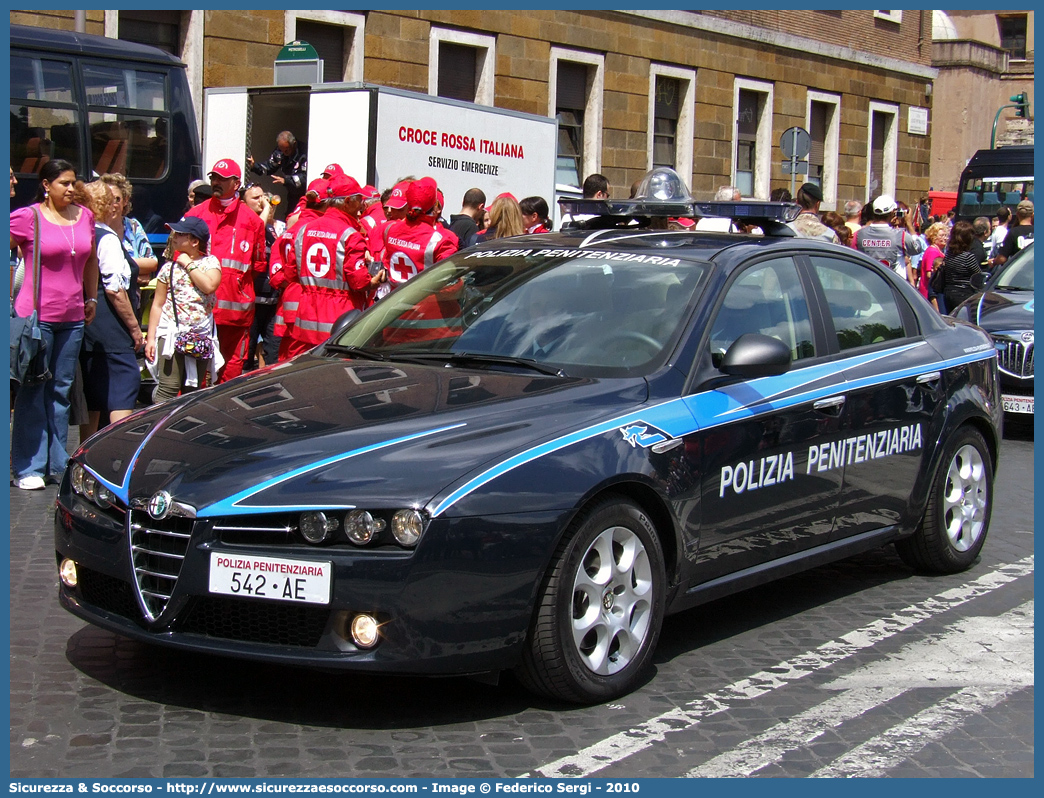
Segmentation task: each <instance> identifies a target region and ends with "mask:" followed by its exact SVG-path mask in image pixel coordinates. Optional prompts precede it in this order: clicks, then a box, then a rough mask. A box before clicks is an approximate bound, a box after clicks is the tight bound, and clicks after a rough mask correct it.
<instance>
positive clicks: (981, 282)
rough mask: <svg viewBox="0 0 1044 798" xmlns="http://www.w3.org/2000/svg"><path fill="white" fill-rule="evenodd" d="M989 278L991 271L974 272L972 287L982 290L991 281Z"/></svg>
mask: <svg viewBox="0 0 1044 798" xmlns="http://www.w3.org/2000/svg"><path fill="white" fill-rule="evenodd" d="M989 279H990V273H989V272H979V273H978V274H973V275H972V276H971V280H970V282H971V285H972V288H974V289H975V290H976V291H981V290H982V289H983V288H985V287H986V283H987V282H988V281H989Z"/></svg>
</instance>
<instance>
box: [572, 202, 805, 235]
mask: <svg viewBox="0 0 1044 798" xmlns="http://www.w3.org/2000/svg"><path fill="white" fill-rule="evenodd" d="M558 204H559V205H560V206H561V208H562V212H563V213H566V214H569V215H570V216H573V217H574V218H575V217H576V216H589V217H593V218H588V219H586V220H584V221H582V222H580V223H579V224H577V227H582V228H586V229H604V228H608V227H620V226H624V225H628V224H630V223H631V222H632V221H637V222H639V223H643V222H647V221H648V220H649V219H651V218H679V217H681V218H690V219H701V218H703V217H717V218H726V219H737V220H741V221H743V222H744V223H745V224H754V225H757V226H759V227H761V229H762V232H763V233H764V234H765V235H768V236H792V235H794V231H793V230H792V229H791V228H790V227H788V226H787V222H792V221H794V220H795V219H796V218H797V217H798V214H799V213H800V212H801V208H800V206H798V205H796V204H794V203H791V202H760V201H757V200H740V201H737V202H693V201H685V200H658V199H647V198H642V197H635V198H634V199H627V200H603V199H597V200H596V199H562V200H559V203H558Z"/></svg>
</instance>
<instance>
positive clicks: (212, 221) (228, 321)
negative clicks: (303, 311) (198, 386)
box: [185, 158, 268, 382]
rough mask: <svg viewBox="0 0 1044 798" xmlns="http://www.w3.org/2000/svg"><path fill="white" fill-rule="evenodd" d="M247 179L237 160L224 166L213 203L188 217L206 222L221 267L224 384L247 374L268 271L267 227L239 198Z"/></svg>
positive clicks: (215, 180) (217, 311)
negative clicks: (260, 289)
mask: <svg viewBox="0 0 1044 798" xmlns="http://www.w3.org/2000/svg"><path fill="white" fill-rule="evenodd" d="M242 175H243V173H242V171H241V170H240V168H239V164H237V163H236V162H235V161H233V160H232V159H230V158H222V159H221V160H219V161H218V162H217V163H215V164H214V168H213V169H212V170H211V171H210V175H209V177H210V186H211V189H212V191H213V195H212V196H211V198H210V200H208V201H207V202H203V203H200V204H199V205H196V206H195V207H194V208H191V209H190V210H189V211H188V212H187V213H186V214H185V215H186V216H195V217H198V218H200V219H202V220H203V221H204V222H206V225H207V229H209V230H210V254H211V255H214V256H215V257H216V258H217V259H218V260H220V261H221V285H220V286H218V290H217V306H216V307H215V308H214V321H215V322H216V323H217V334H218V345H219V347H220V349H221V356H222V357H223V358H224V359H225V365H224V366H223V367H222V368H221V370H220V371H219V372H218V382H228V380H231V379H233V378H234V377H238V376H239V375H240V374H242V373H243V364H244V363H245V362H246V359H247V350H248V346H249V343H250V340H249V339H250V324H251V322H253V320H254V274H255V273H257V272H260V273H262V274H264V272H265V271H266V270H267V269H268V259H267V258H266V256H265V225H264V222H262V221H261V219H260V217H258V215H257V214H256V213H254V212H253V211H252V210H250V208H248V207H247V206H246V203H244V202H243V201H242V200H241V199H240V198H239V183H240V180H241V179H242Z"/></svg>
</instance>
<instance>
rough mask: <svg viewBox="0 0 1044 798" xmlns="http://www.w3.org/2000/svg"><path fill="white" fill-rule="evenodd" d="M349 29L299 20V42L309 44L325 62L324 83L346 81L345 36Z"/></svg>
mask: <svg viewBox="0 0 1044 798" xmlns="http://www.w3.org/2000/svg"><path fill="white" fill-rule="evenodd" d="M348 30H349V29H348V28H345V27H342V26H341V25H326V24H324V23H322V22H312V21H311V20H307V19H299V20H297V39H298V41H302V42H308V43H309V44H310V45H312V47H314V48H315V51H316V52H317V53H319V57H320V58H321V59H322V60H323V83H340V82H341V81H342V80H344V34H345V32H346V31H348Z"/></svg>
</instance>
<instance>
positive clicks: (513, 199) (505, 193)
mask: <svg viewBox="0 0 1044 798" xmlns="http://www.w3.org/2000/svg"><path fill="white" fill-rule="evenodd" d="M502 197H507V198H508V199H509V200H512V201H514V202H518V200H517V199H515V195H514V194H512V193H511V192H510V191H505V192H504V193H503V194H497V196H495V197H494V198H493V202H496V201H497V200H498V199H501V198H502ZM493 202H491V203H490V205H492V204H493Z"/></svg>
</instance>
